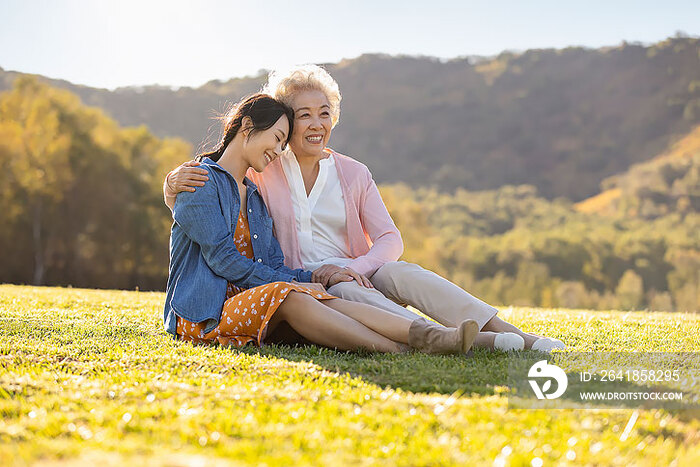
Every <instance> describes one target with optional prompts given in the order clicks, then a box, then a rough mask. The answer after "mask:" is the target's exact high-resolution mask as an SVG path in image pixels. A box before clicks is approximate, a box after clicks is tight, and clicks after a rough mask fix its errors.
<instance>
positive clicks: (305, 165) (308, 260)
mask: <svg viewBox="0 0 700 467" xmlns="http://www.w3.org/2000/svg"><path fill="white" fill-rule="evenodd" d="M266 89H267V90H268V91H269V92H270V93H271V94H273V95H274V96H275V97H276V98H278V99H280V100H281V101H282V102H285V103H286V104H288V105H289V106H290V107H292V108H293V110H294V119H295V121H294V129H293V132H292V136H291V138H290V142H289V146H290V148H291V151H285V152H284V153H283V154H282V155H281V156H280V157H279V158H278V159H276V160H275V161H274V162H272V163H271V164H270V165H269V166H268V168H267V169H266V170H265V171H264V172H263V173H261V174H257V173H253V172H250V173H249V176H250V177H251V179H252V180H253V181H255V182H256V183H257V184H258V186H259V188H260V192H261V194H262V196H263V198H264V199H265V202H266V203H267V206H268V208H269V209H270V213H271V215H272V218H273V219H274V222H275V229H276V234H277V237H278V239H279V241H280V244H281V247H282V251H283V252H284V255H285V257H286V262H287V265H288V266H290V267H304V268H306V269H309V270H312V271H313V274H314V275H313V277H314V279H316V280H318V281H320V282H321V283H323V284H324V285H326V286H328V287H329V289H328V292H329V293H331V294H333V295H336V296H339V297H342V298H345V299H348V300H352V301H355V302H362V303H366V304H370V305H373V306H375V307H379V308H382V309H384V310H387V311H390V312H391V313H393V314H395V315H398V316H404V317H406V318H409V319H412V318H416V317H417V315H415V314H414V313H412V312H410V311H409V310H407V309H405V308H404V307H402V306H400V304H409V305H412V306H413V307H415V308H417V309H419V310H421V311H422V312H423V313H425V314H427V315H428V316H430V317H431V318H433V319H435V320H436V321H438V322H439V323H442V324H444V325H445V326H452V327H456V326H457V325H458V324H459V323H461V322H462V321H463V320H465V319H474V320H475V321H477V323H478V326H479V329H480V330H481V332H480V333H479V334H478V336H477V337H476V339H475V343H474V345H475V347H484V348H490V349H500V350H519V349H523V348H526V349H534V350H540V351H545V352H548V351H551V350H552V349H557V348H564V347H565V346H564V344H563V343H562V342H561V341H560V340H557V339H551V338H546V337H542V336H538V335H536V334H533V333H526V332H523V331H521V330H520V329H518V328H516V327H515V326H513V325H512V324H509V323H507V322H505V321H503V320H501V319H500V318H499V317H498V316H496V314H497V313H498V310H497V309H496V308H494V307H492V306H490V305H488V304H486V303H484V302H483V301H481V300H479V299H477V298H476V297H474V296H472V295H471V294H469V293H468V292H466V291H464V290H463V289H461V288H460V287H458V286H456V285H455V284H453V283H451V282H449V281H448V280H446V279H444V278H442V277H440V276H438V275H437V274H435V273H433V272H431V271H428V270H425V269H423V268H422V267H420V266H418V265H416V264H411V263H407V262H403V261H397V260H398V258H399V256H400V255H401V254H402V252H403V243H402V241H401V235H400V233H399V231H398V229H396V226H395V225H394V223H393V221H392V219H391V217H390V215H389V213H388V211H387V209H386V207H385V206H384V203H383V201H382V199H381V196H380V195H379V191H378V190H377V187H376V185H375V183H374V181H373V180H372V175H371V174H370V172H369V170H368V169H367V167H366V166H365V165H363V164H361V163H359V162H357V161H355V160H354V159H352V158H350V157H347V156H344V155H341V154H339V153H337V152H335V151H333V150H332V149H330V148H328V147H327V144H328V141H329V139H330V135H331V131H332V129H333V127H334V126H335V125H336V123H337V122H338V119H339V116H340V100H341V96H340V92H339V90H338V85H337V83H336V82H335V80H333V78H332V77H331V76H330V75H329V74H328V73H327V72H326V71H325V70H323V69H322V68H320V67H318V66H315V65H306V66H301V67H296V68H294V69H292V70H290V71H289V72H287V73H272V74H271V75H270V80H269V82H268V84H267V86H266ZM196 165H197V163H196V162H194V163H185V164H183V165H182V166H180V167H178V168H177V169H176V170H174V171H173V172H172V173H171V174H169V175H168V177H167V178H166V182H167V183H166V184H165V185H164V192H165V195H166V202H167V203H172V202H173V199H174V197H175V195H176V194H177V193H178V192H182V191H185V192H189V191H192V190H195V189H201V188H195V187H201V186H204V187H206V185H207V184H208V183H209V182H206V175H205V174H204V173H203V172H202V171H201V170H200V169H199V168H198V167H196ZM179 196H181V195H179ZM331 278H333V279H334V282H333V283H329V280H330V279H331ZM338 278H342V280H339V281H338V280H337V279H338ZM349 279H352V280H349Z"/></svg>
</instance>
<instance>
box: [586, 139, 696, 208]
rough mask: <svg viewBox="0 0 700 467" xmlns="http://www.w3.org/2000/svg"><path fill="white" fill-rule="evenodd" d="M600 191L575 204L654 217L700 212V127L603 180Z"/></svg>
mask: <svg viewBox="0 0 700 467" xmlns="http://www.w3.org/2000/svg"><path fill="white" fill-rule="evenodd" d="M602 186H603V187H604V188H606V189H604V190H603V191H602V192H601V193H599V194H598V195H596V196H593V197H591V198H588V199H586V200H584V201H581V202H580V203H577V204H576V209H577V210H578V211H580V212H584V213H595V214H600V215H606V216H622V217H632V218H635V217H636V218H642V219H647V220H651V219H655V218H658V217H660V216H664V215H666V214H669V213H672V212H679V213H687V212H696V213H697V212H700V126H697V127H695V128H694V129H693V130H692V131H691V132H690V133H688V134H687V135H686V136H684V137H683V138H681V139H680V140H679V141H677V142H676V143H675V144H673V146H672V147H671V148H670V149H669V150H668V151H666V152H664V153H663V154H661V155H659V156H657V157H654V158H653V159H651V160H650V161H647V162H643V163H639V164H635V165H633V166H632V167H631V168H630V169H629V170H627V171H626V172H624V173H622V174H619V175H615V176H613V177H610V178H608V179H606V180H604V181H603V183H602Z"/></svg>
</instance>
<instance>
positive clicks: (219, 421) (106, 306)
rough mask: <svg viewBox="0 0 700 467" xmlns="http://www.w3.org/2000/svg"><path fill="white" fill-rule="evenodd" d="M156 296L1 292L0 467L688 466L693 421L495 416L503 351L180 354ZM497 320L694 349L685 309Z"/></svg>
mask: <svg viewBox="0 0 700 467" xmlns="http://www.w3.org/2000/svg"><path fill="white" fill-rule="evenodd" d="M163 299H164V295H163V294H161V293H143V292H123V291H101V290H81V289H61V288H35V287H20V286H11V285H0V412H2V418H1V419H0V464H1V465H3V466H5V465H22V464H33V463H41V464H42V465H44V464H46V465H53V464H57V465H59V464H71V465H74V464H90V465H93V464H97V463H100V464H103V465H123V464H126V463H132V465H142V464H148V465H217V464H218V463H221V464H255V465H260V464H267V465H304V464H315V465H345V464H353V465H365V464H369V465H371V464H381V465H385V464H389V465H409V466H414V465H528V466H529V465H535V466H536V465H552V464H557V465H560V464H571V465H601V464H602V465H607V464H611V465H625V466H631V465H696V466H697V465H700V447H699V446H700V417H699V416H698V414H697V413H689V412H688V411H686V412H677V413H674V412H666V411H663V410H639V411H637V412H636V414H637V416H638V418H637V420H636V423H635V424H634V425H633V427H632V429H631V431H629V433H628V435H627V436H622V433H623V431H624V429H625V427H626V426H627V423H628V421H629V420H630V417H631V415H632V414H633V412H634V411H633V410H632V409H624V410H623V409H618V410H600V409H599V410H514V409H513V410H509V409H508V403H507V398H506V396H505V392H504V391H505V388H504V384H505V380H506V374H505V373H506V372H505V369H504V365H505V362H506V357H505V355H504V354H503V353H488V352H476V353H475V354H474V356H473V357H471V358H467V357H456V356H447V357H446V356H427V355H420V354H407V355H381V354H370V353H360V354H357V353H355V354H351V353H342V352H335V351H331V350H327V349H322V348H317V347H301V348H289V347H276V346H266V347H265V348H263V349H258V348H254V347H249V348H246V349H244V350H242V351H239V350H234V349H227V348H220V347H208V346H192V345H190V344H188V343H183V342H177V341H175V340H173V339H171V338H170V337H169V336H168V335H167V334H166V333H165V331H163V328H162V302H163ZM501 316H502V317H504V318H505V319H507V320H508V321H511V322H513V323H514V324H516V325H520V326H521V327H523V328H524V329H526V330H531V331H534V332H539V333H543V334H547V335H552V336H555V337H559V338H561V339H562V340H564V341H565V342H566V343H567V344H568V345H569V348H570V349H571V350H609V351H613V350H617V351H664V352H665V351H668V352H670V351H691V352H697V351H698V350H700V315H693V314H679V313H648V312H629V313H628V312H618V311H609V312H593V311H572V310H545V309H525V308H521V309H512V310H511V309H508V310H503V311H502V313H501ZM695 384H696V385H697V382H696V383H695Z"/></svg>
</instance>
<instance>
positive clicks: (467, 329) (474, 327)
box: [459, 319, 479, 353]
mask: <svg viewBox="0 0 700 467" xmlns="http://www.w3.org/2000/svg"><path fill="white" fill-rule="evenodd" d="M459 330H460V332H461V333H462V353H467V352H469V350H470V349H471V348H472V345H473V344H474V339H476V335H477V334H479V325H478V324H477V322H476V321H474V320H473V319H468V320H466V321H463V322H462V324H460V325H459Z"/></svg>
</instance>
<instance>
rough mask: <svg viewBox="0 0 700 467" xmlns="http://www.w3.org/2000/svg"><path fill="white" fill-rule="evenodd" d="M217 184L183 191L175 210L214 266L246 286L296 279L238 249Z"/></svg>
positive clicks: (211, 183) (230, 278)
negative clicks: (246, 255)
mask: <svg viewBox="0 0 700 467" xmlns="http://www.w3.org/2000/svg"><path fill="white" fill-rule="evenodd" d="M216 185H217V184H216V183H214V182H213V181H210V182H209V183H205V184H204V186H203V187H199V188H197V190H196V191H194V192H188V191H183V192H182V193H180V194H179V195H178V196H177V200H176V201H175V209H174V210H173V218H174V219H175V222H176V223H177V224H178V225H179V226H180V227H181V228H182V230H183V231H184V232H185V234H186V235H187V236H188V237H189V238H190V240H192V241H193V242H194V243H196V244H198V245H199V247H200V249H201V252H202V256H203V257H204V261H205V262H206V263H207V265H208V266H209V267H210V268H211V270H212V271H214V273H215V274H217V275H219V276H221V277H223V278H225V279H226V280H228V281H229V282H232V283H233V284H235V285H237V286H239V287H242V288H250V287H257V286H259V285H264V284H269V283H270V282H277V281H284V282H288V281H290V280H292V279H294V278H295V276H293V275H292V274H288V273H286V272H285V271H277V270H275V269H273V268H271V267H269V266H267V265H265V264H261V263H257V262H255V261H253V260H251V259H249V258H246V257H244V256H243V255H241V254H240V253H239V252H238V250H237V249H236V245H235V243H234V240H233V232H232V230H231V228H230V226H229V225H227V222H226V219H225V218H224V216H223V214H222V212H221V207H220V205H219V195H218V191H217V186H216ZM278 248H279V245H278Z"/></svg>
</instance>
